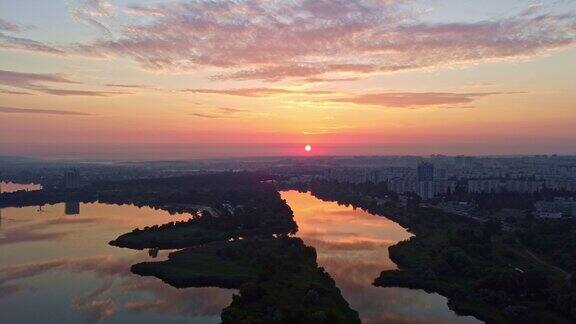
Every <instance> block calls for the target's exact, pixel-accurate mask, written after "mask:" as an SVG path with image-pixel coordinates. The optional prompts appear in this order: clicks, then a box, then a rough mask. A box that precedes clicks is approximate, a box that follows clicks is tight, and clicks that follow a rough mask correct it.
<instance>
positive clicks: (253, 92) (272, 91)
mask: <svg viewBox="0 0 576 324" xmlns="http://www.w3.org/2000/svg"><path fill="white" fill-rule="evenodd" d="M182 91H184V92H191V93H200V94H217V95H230V96H239V97H251V98H255V97H270V96H275V95H329V94H333V93H334V92H332V91H312V90H290V89H281V88H243V89H185V90H182Z"/></svg>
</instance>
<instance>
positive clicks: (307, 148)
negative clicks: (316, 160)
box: [304, 145, 312, 152]
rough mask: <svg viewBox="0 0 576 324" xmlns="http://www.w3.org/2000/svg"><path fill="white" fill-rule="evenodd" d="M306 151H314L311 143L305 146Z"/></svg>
mask: <svg viewBox="0 0 576 324" xmlns="http://www.w3.org/2000/svg"><path fill="white" fill-rule="evenodd" d="M304 151H306V152H310V151H312V146H311V145H306V146H304Z"/></svg>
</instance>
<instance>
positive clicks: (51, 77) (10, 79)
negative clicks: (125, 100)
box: [0, 70, 131, 97]
mask: <svg viewBox="0 0 576 324" xmlns="http://www.w3.org/2000/svg"><path fill="white" fill-rule="evenodd" d="M45 83H49V84H51V83H56V84H81V83H80V82H76V81H72V80H70V79H68V78H66V77H65V76H63V75H61V74H49V73H21V72H14V71H6V70H0V84H1V85H5V86H10V87H15V88H21V89H27V90H33V91H38V92H43V93H47V94H51V95H56V96H92V97H107V96H113V95H123V94H131V93H130V92H123V91H99V90H74V89H56V88H52V87H48V86H46V85H45Z"/></svg>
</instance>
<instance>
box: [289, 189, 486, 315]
mask: <svg viewBox="0 0 576 324" xmlns="http://www.w3.org/2000/svg"><path fill="white" fill-rule="evenodd" d="M281 194H282V198H283V199H285V200H286V201H287V202H288V205H290V207H291V208H292V210H293V211H294V217H295V220H296V222H297V223H298V228H299V231H298V233H297V236H299V237H300V238H302V239H303V240H304V242H306V244H308V245H311V246H314V247H315V248H316V250H317V253H318V263H319V264H320V266H322V267H324V268H325V269H326V271H327V272H328V273H330V275H331V276H332V278H334V280H335V281H336V285H337V286H338V287H339V288H340V290H341V291H342V294H343V296H344V298H345V299H346V300H347V301H348V302H349V303H350V306H351V307H352V308H353V309H355V310H357V311H358V312H359V313H360V318H361V319H362V322H363V323H383V322H386V323H479V321H478V320H476V319H475V318H473V317H461V316H457V315H456V314H455V313H454V312H452V311H451V310H450V309H449V308H448V306H447V299H446V298H444V297H442V296H440V295H438V294H429V293H426V292H425V291H422V290H412V289H403V288H381V287H375V286H373V285H372V282H373V281H374V279H376V278H377V277H378V276H379V274H380V272H381V271H382V270H389V269H396V268H397V266H396V265H395V264H394V262H392V260H390V258H389V256H388V247H389V246H391V245H394V244H396V243H397V242H399V241H402V240H406V239H408V238H410V236H411V234H410V233H408V232H407V231H406V230H405V229H404V228H403V227H401V226H400V225H398V224H396V223H394V222H392V221H391V220H389V219H387V218H385V217H381V216H376V215H372V214H370V213H367V212H365V211H362V210H360V209H353V208H352V207H346V206H339V205H338V204H337V203H333V202H325V201H322V200H319V199H317V198H315V197H314V196H312V195H311V194H309V193H299V192H297V191H285V192H282V193H281Z"/></svg>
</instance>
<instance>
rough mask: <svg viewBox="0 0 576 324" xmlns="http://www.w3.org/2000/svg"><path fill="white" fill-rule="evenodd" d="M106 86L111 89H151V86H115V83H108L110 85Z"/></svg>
mask: <svg viewBox="0 0 576 324" xmlns="http://www.w3.org/2000/svg"><path fill="white" fill-rule="evenodd" d="M105 86H107V87H111V88H129V89H149V88H150V86H147V85H142V84H114V83H108V84H105Z"/></svg>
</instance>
